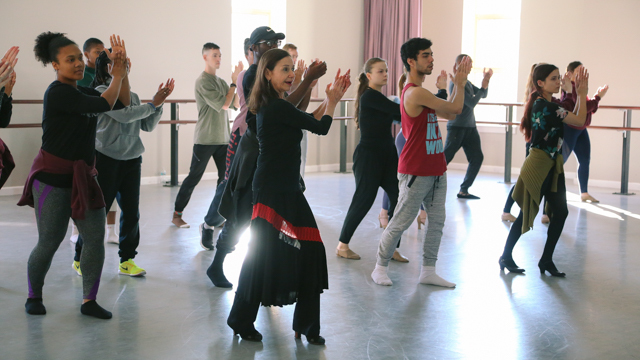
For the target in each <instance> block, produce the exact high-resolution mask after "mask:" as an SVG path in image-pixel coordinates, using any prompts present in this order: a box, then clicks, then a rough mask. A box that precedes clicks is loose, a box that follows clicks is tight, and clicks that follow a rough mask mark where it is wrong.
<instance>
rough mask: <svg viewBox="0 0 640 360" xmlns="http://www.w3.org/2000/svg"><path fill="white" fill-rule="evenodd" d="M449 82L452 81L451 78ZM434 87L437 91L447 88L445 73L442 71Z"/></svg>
mask: <svg viewBox="0 0 640 360" xmlns="http://www.w3.org/2000/svg"><path fill="white" fill-rule="evenodd" d="M451 80H453V78H452V79H451ZM436 87H437V88H438V90H442V89H446V88H447V72H446V71H444V70H442V71H441V72H440V75H438V78H437V79H436Z"/></svg>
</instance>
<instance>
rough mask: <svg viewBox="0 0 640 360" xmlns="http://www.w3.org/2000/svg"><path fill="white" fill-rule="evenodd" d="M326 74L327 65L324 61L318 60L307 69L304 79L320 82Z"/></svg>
mask: <svg viewBox="0 0 640 360" xmlns="http://www.w3.org/2000/svg"><path fill="white" fill-rule="evenodd" d="M326 73H327V64H326V63H325V62H324V61H320V60H318V59H316V60H314V61H313V62H312V63H311V65H309V67H307V72H306V73H305V74H304V77H305V78H306V77H308V78H310V79H312V80H318V79H319V78H321V77H322V76H323V75H324V74H326Z"/></svg>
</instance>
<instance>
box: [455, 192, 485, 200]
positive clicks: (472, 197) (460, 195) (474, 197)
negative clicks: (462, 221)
mask: <svg viewBox="0 0 640 360" xmlns="http://www.w3.org/2000/svg"><path fill="white" fill-rule="evenodd" d="M458 199H470V200H478V199H480V197H479V196H475V195H472V194H469V193H464V194H463V193H458Z"/></svg>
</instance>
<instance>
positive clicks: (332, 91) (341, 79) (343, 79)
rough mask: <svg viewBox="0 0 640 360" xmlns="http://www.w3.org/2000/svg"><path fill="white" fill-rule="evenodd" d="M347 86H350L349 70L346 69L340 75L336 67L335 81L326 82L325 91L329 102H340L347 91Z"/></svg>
mask: <svg viewBox="0 0 640 360" xmlns="http://www.w3.org/2000/svg"><path fill="white" fill-rule="evenodd" d="M349 86H351V70H347V72H346V73H345V74H344V75H342V76H340V69H338V73H337V74H336V78H335V81H334V82H333V84H328V85H327V89H326V91H325V92H326V94H327V99H328V101H329V104H330V105H334V106H335V104H337V103H338V102H340V100H341V99H342V97H343V96H344V94H345V93H346V92H347V89H349Z"/></svg>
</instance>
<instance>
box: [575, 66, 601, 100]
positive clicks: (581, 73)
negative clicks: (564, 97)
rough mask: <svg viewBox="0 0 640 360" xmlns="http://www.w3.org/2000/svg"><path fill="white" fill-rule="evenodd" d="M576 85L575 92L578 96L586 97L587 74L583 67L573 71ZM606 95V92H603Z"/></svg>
mask: <svg viewBox="0 0 640 360" xmlns="http://www.w3.org/2000/svg"><path fill="white" fill-rule="evenodd" d="M573 76H574V78H575V83H576V92H577V93H578V95H580V96H587V93H588V92H589V72H588V71H587V69H585V67H584V66H579V67H577V68H576V69H575V70H574V71H573ZM605 93H606V90H605Z"/></svg>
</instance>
